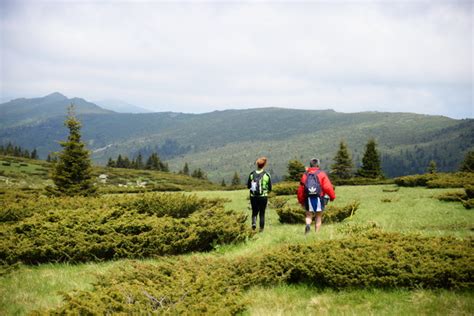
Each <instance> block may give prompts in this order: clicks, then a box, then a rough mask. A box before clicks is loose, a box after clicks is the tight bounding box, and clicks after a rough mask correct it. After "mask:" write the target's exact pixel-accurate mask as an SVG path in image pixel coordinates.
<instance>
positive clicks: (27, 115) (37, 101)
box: [0, 92, 112, 128]
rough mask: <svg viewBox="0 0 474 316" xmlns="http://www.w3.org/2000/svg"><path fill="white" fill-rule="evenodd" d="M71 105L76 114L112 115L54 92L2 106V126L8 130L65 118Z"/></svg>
mask: <svg viewBox="0 0 474 316" xmlns="http://www.w3.org/2000/svg"><path fill="white" fill-rule="evenodd" d="M71 104H74V105H75V106H76V113H78V114H85V113H94V114H105V113H112V112H111V111H108V110H105V109H103V108H101V107H99V106H97V105H95V104H94V103H90V102H87V101H86V100H84V99H81V98H71V99H68V98H67V97H66V96H64V95H62V94H61V93H58V92H54V93H51V94H49V95H47V96H45V97H41V98H33V99H25V98H20V99H15V100H11V101H9V102H6V103H2V104H0V113H1V114H2V115H1V116H0V126H1V127H2V128H8V127H14V126H22V125H29V124H38V123H40V122H43V121H45V120H48V119H50V118H53V117H56V116H61V117H64V115H65V113H67V108H68V106H69V105H71Z"/></svg>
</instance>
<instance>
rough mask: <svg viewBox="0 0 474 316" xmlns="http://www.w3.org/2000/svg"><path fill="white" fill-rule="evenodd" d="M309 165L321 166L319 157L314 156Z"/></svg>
mask: <svg viewBox="0 0 474 316" xmlns="http://www.w3.org/2000/svg"><path fill="white" fill-rule="evenodd" d="M309 166H310V167H319V159H317V158H312V159H311V160H310V161H309Z"/></svg>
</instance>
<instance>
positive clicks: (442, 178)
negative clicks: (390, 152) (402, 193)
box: [395, 172, 474, 188]
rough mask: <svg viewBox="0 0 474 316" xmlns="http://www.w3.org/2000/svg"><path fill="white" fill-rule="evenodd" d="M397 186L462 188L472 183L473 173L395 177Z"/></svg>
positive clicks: (473, 182) (473, 179)
mask: <svg viewBox="0 0 474 316" xmlns="http://www.w3.org/2000/svg"><path fill="white" fill-rule="evenodd" d="M395 183H396V184H397V185H399V186H406V187H414V186H426V187H428V188H462V187H465V186H468V185H474V173H472V172H456V173H436V174H423V175H412V176H405V177H399V178H396V179H395Z"/></svg>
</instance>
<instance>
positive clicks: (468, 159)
mask: <svg viewBox="0 0 474 316" xmlns="http://www.w3.org/2000/svg"><path fill="white" fill-rule="evenodd" d="M459 170H460V171H464V172H474V150H471V151H469V152H468V153H467V154H466V156H465V157H464V161H463V162H462V163H461V168H460V169H459Z"/></svg>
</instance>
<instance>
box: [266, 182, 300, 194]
mask: <svg viewBox="0 0 474 316" xmlns="http://www.w3.org/2000/svg"><path fill="white" fill-rule="evenodd" d="M298 187H299V182H288V181H287V182H279V183H277V184H275V185H273V187H272V192H273V194H274V195H296V191H297V190H298Z"/></svg>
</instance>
